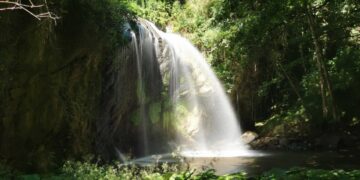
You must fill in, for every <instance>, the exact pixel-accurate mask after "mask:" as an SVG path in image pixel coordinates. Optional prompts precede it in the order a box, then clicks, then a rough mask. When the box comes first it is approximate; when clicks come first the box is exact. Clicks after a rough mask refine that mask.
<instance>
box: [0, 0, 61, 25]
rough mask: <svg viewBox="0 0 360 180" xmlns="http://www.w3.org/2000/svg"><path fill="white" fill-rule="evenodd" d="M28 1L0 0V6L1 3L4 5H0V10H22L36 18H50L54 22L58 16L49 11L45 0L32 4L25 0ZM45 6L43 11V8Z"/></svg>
mask: <svg viewBox="0 0 360 180" xmlns="http://www.w3.org/2000/svg"><path fill="white" fill-rule="evenodd" d="M27 1H28V3H23V2H22V1H21V0H0V6H1V5H3V6H4V7H0V12H1V11H12V10H23V11H25V12H26V13H28V14H30V15H31V16H33V17H34V18H36V19H37V20H42V19H52V20H53V21H54V22H55V24H56V20H57V19H59V17H58V16H57V15H56V14H54V13H52V12H50V11H49V7H48V5H47V0H44V2H43V4H34V3H33V2H32V0H27ZM44 8H45V12H44V11H43V9H44Z"/></svg>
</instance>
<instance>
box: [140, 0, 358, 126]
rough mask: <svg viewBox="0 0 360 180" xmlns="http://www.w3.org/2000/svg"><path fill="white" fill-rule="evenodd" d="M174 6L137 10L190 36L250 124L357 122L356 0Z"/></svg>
mask: <svg viewBox="0 0 360 180" xmlns="http://www.w3.org/2000/svg"><path fill="white" fill-rule="evenodd" d="M169 6H170V5H169V3H167V2H163V1H148V4H147V6H146V9H145V10H143V11H140V13H139V14H140V15H142V16H144V17H146V18H148V19H151V20H153V21H155V22H157V23H158V25H160V26H163V27H166V26H167V27H170V28H171V29H172V30H173V31H175V32H180V33H181V34H184V35H185V36H187V37H188V38H190V39H191V40H192V42H194V43H195V44H196V45H197V46H198V47H199V48H200V49H201V51H202V52H204V53H205V54H206V56H207V57H208V59H209V61H210V62H211V64H212V66H213V67H214V68H215V70H216V72H217V74H218V75H219V77H220V78H221V79H222V80H223V82H224V83H225V86H226V88H227V89H228V91H229V92H231V94H232V96H233V99H234V101H235V103H236V106H237V107H238V111H239V114H241V117H242V121H243V122H242V123H243V124H244V127H245V128H246V129H253V128H254V125H255V123H256V122H257V121H263V120H268V121H271V120H273V119H276V118H280V119H279V121H282V120H283V119H290V120H294V121H297V120H299V119H300V120H301V121H302V122H303V123H310V124H311V125H312V126H313V127H314V128H315V129H316V130H317V131H318V130H321V131H333V130H335V129H337V130H340V129H339V128H337V127H339V125H340V127H344V128H345V127H347V126H352V125H355V124H358V119H359V116H360V114H359V111H358V110H357V109H358V107H359V104H358V103H357V102H360V101H359V98H360V97H359V95H358V93H357V91H356V89H358V88H359V78H360V74H359V72H360V71H359V62H360V61H359V60H360V59H359V53H360V52H359V43H360V42H359V35H360V31H359V27H360V19H359V17H360V16H359V13H360V12H359V9H360V7H359V3H357V2H356V1H352V0H350V1H326V0H307V1H301V2H300V1H292V0H288V1H281V2H270V1H269V2H262V1H247V0H241V1H233V0H206V1H195V0H188V1H187V3H186V4H184V5H182V4H179V3H178V2H175V3H174V4H173V5H172V6H170V7H169ZM161 10H162V11H161ZM299 113H300V114H299ZM284 123H286V122H284ZM335 127H336V128H335Z"/></svg>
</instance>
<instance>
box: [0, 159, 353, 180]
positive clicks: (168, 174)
mask: <svg viewBox="0 0 360 180" xmlns="http://www.w3.org/2000/svg"><path fill="white" fill-rule="evenodd" d="M0 175H1V176H2V177H3V178H5V179H6V178H9V179H10V178H20V179H89V180H92V179H94V180H95V179H104V180H115V179H124V180H127V179H149V180H151V179H158V180H186V179H189V180H190V179H191V180H208V179H213V180H216V179H218V180H241V179H244V180H245V179H258V180H270V179H271V180H272V179H294V180H297V179H299V180H301V179H319V180H320V179H324V180H325V179H326V180H331V179H333V180H337V179H349V180H356V179H359V178H360V171H359V170H353V171H344V170H341V169H337V170H322V169H306V168H292V169H289V170H283V169H272V170H270V171H267V172H264V173H262V174H260V175H258V176H252V177H250V176H247V175H246V174H245V173H236V174H229V175H221V176H219V175H216V174H215V171H214V170H212V169H208V170H203V171H200V172H198V171H195V170H181V169H179V167H177V166H172V165H168V164H162V165H159V166H149V167H143V168H140V167H136V166H133V165H128V166H124V165H121V164H117V165H106V166H99V165H98V164H92V163H90V162H70V161H68V162H66V163H65V164H64V165H63V167H62V168H61V169H60V170H59V171H58V172H57V173H53V174H22V173H19V172H17V173H16V172H11V171H10V170H9V169H6V168H5V167H1V169H0Z"/></svg>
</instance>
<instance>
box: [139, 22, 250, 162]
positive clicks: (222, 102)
mask: <svg viewBox="0 0 360 180" xmlns="http://www.w3.org/2000/svg"><path fill="white" fill-rule="evenodd" d="M139 22H140V23H139V24H138V32H137V34H136V33H135V32H132V46H133V49H134V51H135V54H136V61H137V68H138V79H139V82H138V89H139V90H138V96H139V101H140V102H139V104H140V110H139V111H140V117H141V127H142V138H141V141H143V142H142V144H143V148H144V155H148V154H149V148H150V146H151V145H150V144H151V143H152V142H154V140H155V141H156V139H154V138H149V136H151V135H150V134H151V133H152V132H150V131H149V129H150V127H151V123H152V122H153V121H155V120H153V119H151V114H154V113H151V112H149V111H150V109H152V108H151V97H150V98H149V97H147V96H149V94H151V93H149V92H147V91H149V90H151V87H152V86H151V84H152V78H151V77H153V74H154V72H153V71H152V70H147V71H145V69H149V67H154V64H155V66H159V67H158V68H159V70H160V72H159V73H160V75H161V77H160V78H161V79H162V86H163V87H162V88H163V91H167V92H166V93H162V96H164V97H163V98H161V99H162V100H163V101H162V103H161V106H160V107H161V108H160V109H161V110H159V111H156V112H157V113H159V116H160V118H159V119H161V120H162V121H165V120H164V116H165V115H164V114H166V113H167V114H171V115H170V116H167V117H170V118H168V119H170V120H171V124H172V130H174V131H172V132H176V133H175V134H176V135H175V137H174V136H169V137H171V138H169V139H168V141H169V142H173V143H172V144H175V146H176V148H177V149H178V150H180V154H181V155H183V156H201V157H213V156H217V157H220V156H222V157H226V156H243V155H246V154H249V153H248V151H247V150H246V147H245V146H244V144H243V143H242V141H241V138H240V137H241V131H240V126H239V123H238V121H237V119H236V116H235V113H234V111H233V108H232V107H231V105H230V102H229V100H228V98H227V96H226V93H225V91H224V89H223V87H222V85H221V83H220V81H219V80H218V79H217V77H216V76H215V74H214V72H213V71H212V70H211V67H210V66H209V65H208V64H207V62H206V60H205V58H204V57H203V56H202V54H201V53H200V52H199V51H198V50H197V49H196V48H195V47H194V46H193V45H192V44H191V43H190V42H189V41H188V40H186V39H185V38H183V37H181V36H180V35H177V34H171V33H164V32H162V31H160V30H159V29H158V28H157V27H156V26H155V25H154V24H152V23H150V22H148V21H146V20H143V19H140V20H139ZM137 35H138V36H137ZM150 69H151V68H150ZM144 72H147V73H144ZM146 83H147V84H150V85H147V87H150V88H146ZM164 94H167V95H164ZM164 99H168V101H166V100H164ZM164 102H170V103H169V104H170V105H169V107H170V108H164V106H165V105H164V104H166V103H164ZM153 104H156V103H153ZM153 109H154V108H153ZM172 134H174V133H172ZM164 146H167V145H165V144H164ZM173 148H175V147H173ZM150 149H151V148H150ZM150 151H151V150H150ZM151 153H154V151H151Z"/></svg>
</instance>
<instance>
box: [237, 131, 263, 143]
mask: <svg viewBox="0 0 360 180" xmlns="http://www.w3.org/2000/svg"><path fill="white" fill-rule="evenodd" d="M257 137H259V135H258V134H257V133H256V132H253V131H246V132H245V133H244V134H242V135H241V139H242V141H243V142H244V143H245V144H249V143H251V142H252V141H254V140H255V139H256V138H257Z"/></svg>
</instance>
